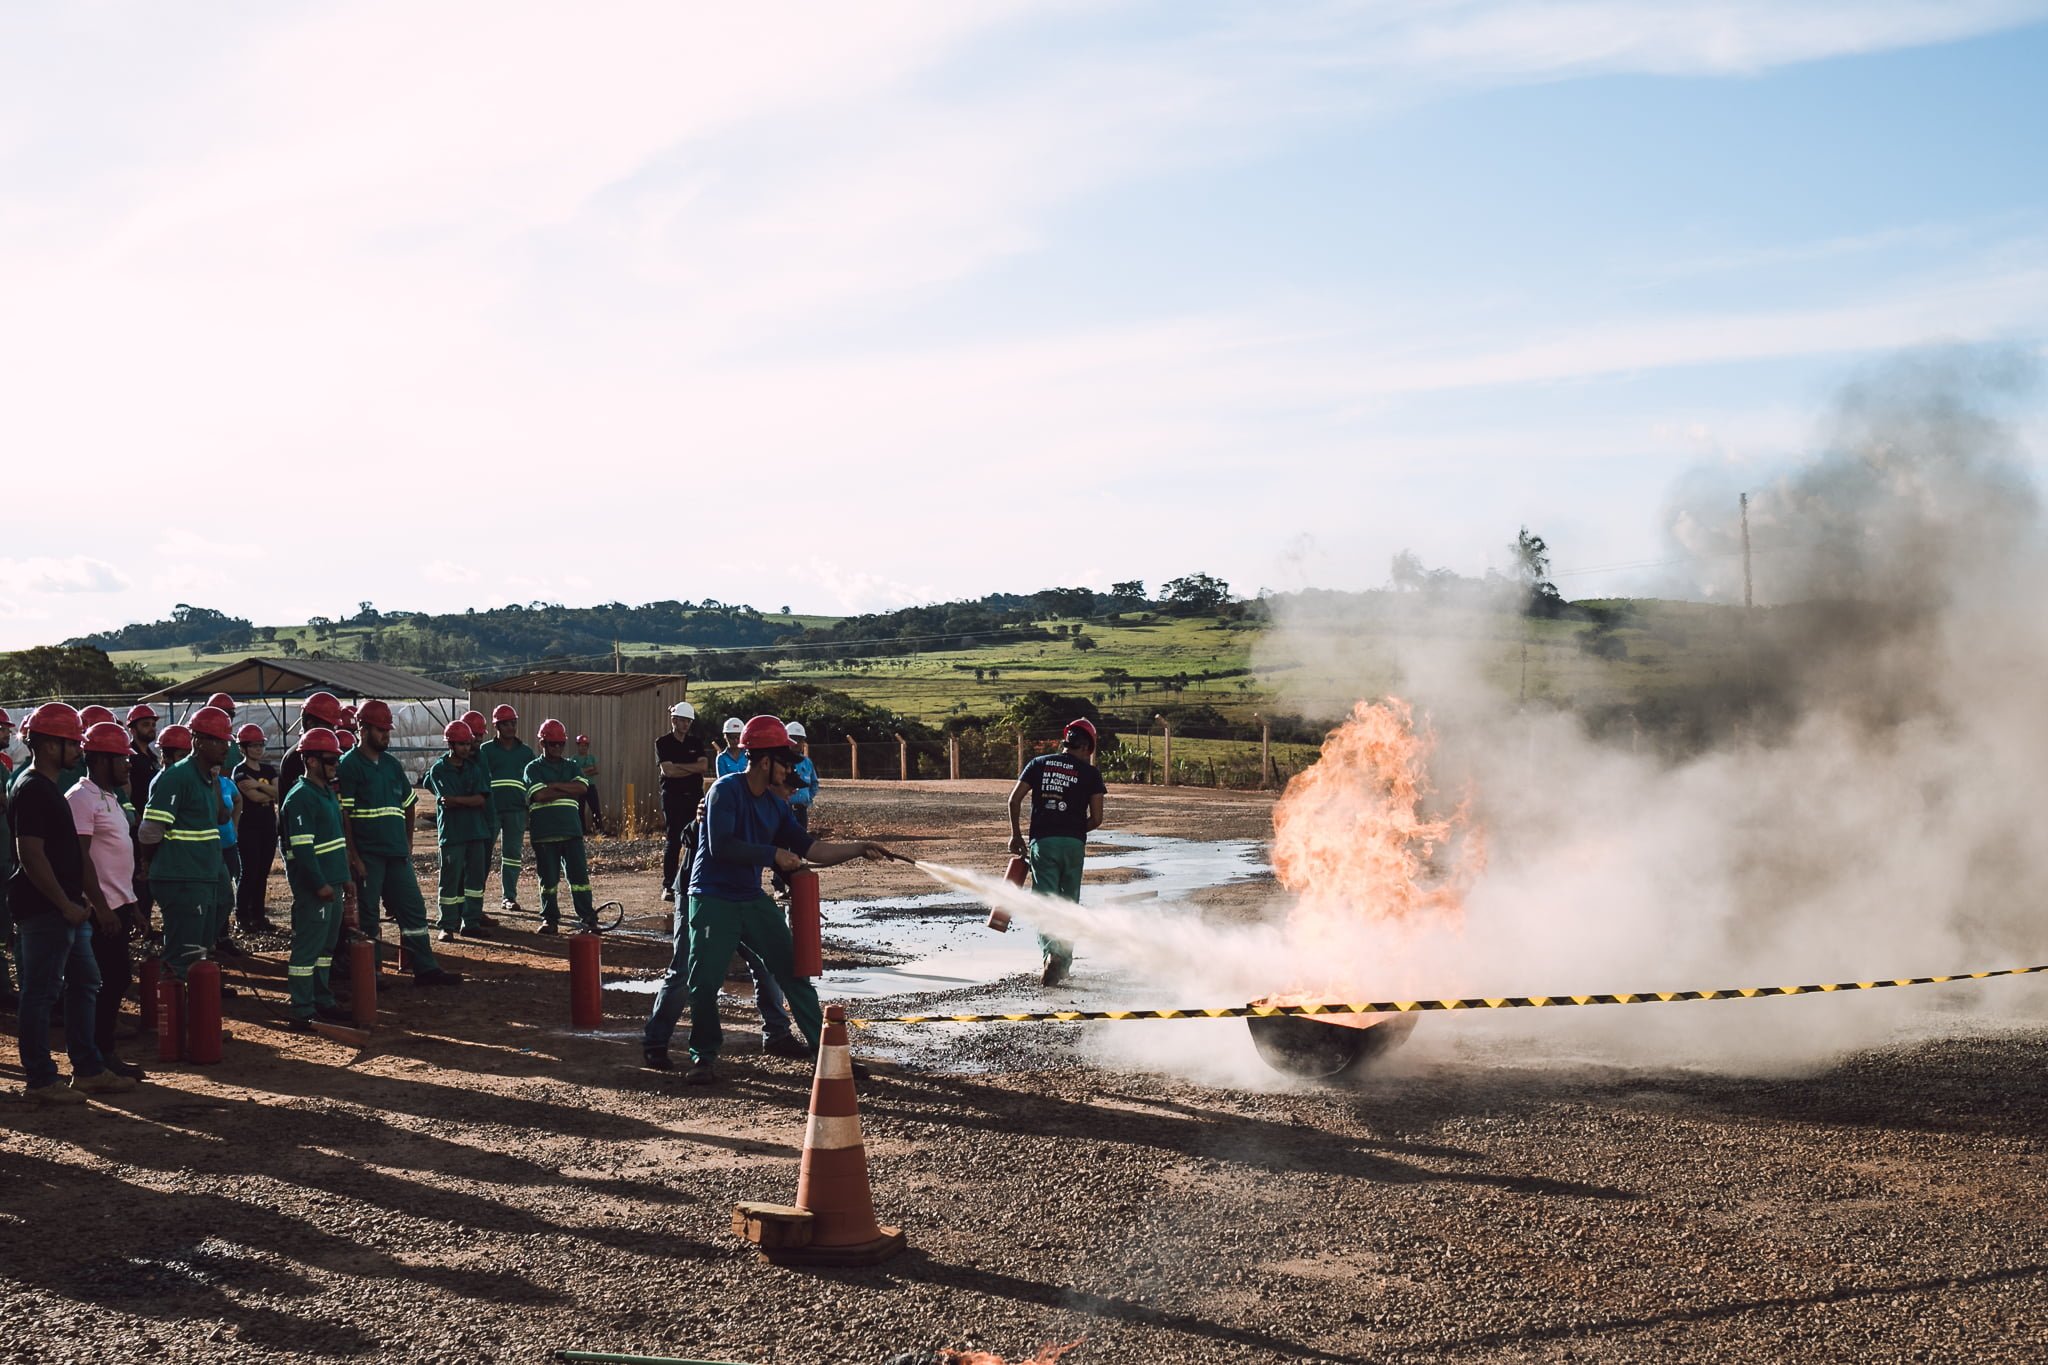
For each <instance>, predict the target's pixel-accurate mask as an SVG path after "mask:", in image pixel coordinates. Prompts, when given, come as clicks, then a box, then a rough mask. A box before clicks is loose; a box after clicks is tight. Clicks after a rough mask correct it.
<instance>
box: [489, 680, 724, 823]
mask: <svg viewBox="0 0 2048 1365" xmlns="http://www.w3.org/2000/svg"><path fill="white" fill-rule="evenodd" d="M689 690H690V680H689V678H688V677H686V676H684V675H682V674H679V673H574V672H556V671H545V672H537V673H522V674H520V675H519V676H517V677H514V678H502V679H500V680H498V681H496V682H490V683H479V684H477V686H475V687H474V688H472V689H471V691H470V694H469V702H470V705H471V706H474V707H475V708H476V709H477V710H479V711H481V712H483V713H484V714H485V715H487V716H488V715H489V714H491V711H492V709H493V708H495V707H496V706H498V705H499V704H500V703H506V704H509V705H510V706H511V707H512V709H513V710H515V711H517V712H518V713H519V733H520V736H521V737H522V738H524V739H525V740H526V742H527V743H528V744H534V738H533V735H534V731H536V730H538V729H539V728H540V723H541V722H542V721H544V720H547V719H549V718H551V717H552V718H553V719H555V720H559V721H560V722H562V724H563V725H565V726H567V727H568V729H569V735H570V738H571V739H572V740H573V739H574V738H575V736H577V735H589V736H590V754H591V757H593V758H595V759H596V760H597V792H598V797H599V799H600V800H602V801H603V803H604V812H605V819H606V821H607V822H608V823H609V824H610V825H611V826H612V828H613V829H615V830H617V831H619V832H621V833H626V832H630V831H637V830H646V829H659V828H660V827H661V789H660V780H659V779H660V772H659V770H658V769H657V767H656V766H655V758H654V741H655V740H657V739H659V738H661V737H662V736H663V735H665V734H667V733H668V709H669V707H671V706H673V705H675V704H676V703H677V702H679V701H682V700H683V699H684V697H685V696H686V694H687V693H688V692H689ZM700 724H701V722H700ZM538 747H539V746H538V745H537V744H536V745H535V748H536V749H538ZM566 752H568V753H570V754H574V753H575V752H576V746H575V745H574V744H573V743H572V744H570V746H569V748H568V750H567V751H566ZM629 793H630V796H629Z"/></svg>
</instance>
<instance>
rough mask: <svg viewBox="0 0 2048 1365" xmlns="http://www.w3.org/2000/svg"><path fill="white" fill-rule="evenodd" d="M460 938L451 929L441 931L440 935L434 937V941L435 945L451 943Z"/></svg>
mask: <svg viewBox="0 0 2048 1365" xmlns="http://www.w3.org/2000/svg"><path fill="white" fill-rule="evenodd" d="M461 937H462V935H460V934H458V933H456V932H455V931H454V930H453V929H443V930H442V931H441V932H440V933H438V934H436V935H434V941H435V942H436V943H453V942H455V940H457V939H459V938H461Z"/></svg>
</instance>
